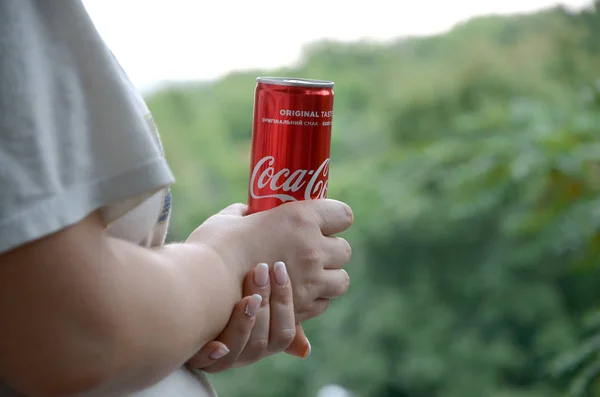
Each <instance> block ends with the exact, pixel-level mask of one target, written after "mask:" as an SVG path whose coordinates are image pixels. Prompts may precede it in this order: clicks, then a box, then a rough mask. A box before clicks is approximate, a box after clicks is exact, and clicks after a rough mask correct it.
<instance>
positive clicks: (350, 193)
mask: <svg viewBox="0 0 600 397" xmlns="http://www.w3.org/2000/svg"><path fill="white" fill-rule="evenodd" d="M599 15H600V14H599V13H598V12H597V11H596V9H594V8H592V9H590V10H586V11H583V12H581V13H568V12H566V11H565V10H563V9H560V8H555V9H551V10H547V11H544V12H539V13H537V14H532V15H520V16H512V17H486V18H479V19H476V20H473V21H469V22H467V23H465V24H462V25H460V26H457V27H456V28H455V29H453V30H452V31H451V32H449V33H448V34H445V35H441V36H435V37H426V38H411V39H403V40H399V41H397V42H396V43H392V44H388V45H375V44H368V43H354V44H341V43H333V42H322V43H316V44H314V45H312V46H310V47H308V48H307V50H306V54H305V57H304V60H303V62H302V63H301V64H300V65H299V66H297V67H296V68H292V69H285V70H276V71H270V72H268V73H265V72H263V71H253V72H251V73H250V72H245V73H234V74H231V75H229V76H227V77H225V78H223V79H221V80H219V81H218V82H215V83H214V84H210V85H206V86H201V87H184V88H171V89H168V90H165V91H161V92H158V93H155V94H153V95H152V96H150V97H149V98H148V103H149V106H150V108H151V110H152V111H153V113H154V116H155V119H156V121H157V123H158V125H159V127H160V129H161V131H162V138H163V140H164V145H165V149H166V152H167V157H168V159H169V161H170V163H171V165H172V168H173V170H174V172H175V174H176V177H177V183H176V184H175V186H174V198H173V202H174V212H173V222H172V228H171V235H170V239H172V240H177V239H182V238H184V237H185V236H186V235H187V234H188V233H189V232H191V231H192V230H193V228H195V227H196V226H197V225H198V224H199V223H201V222H202V221H203V220H204V219H206V218H207V217H208V216H210V215H211V214H213V213H214V212H216V211H218V210H219V209H220V208H222V207H223V206H225V205H228V204H229V203H232V202H235V201H246V195H247V186H248V172H249V152H250V146H249V145H250V137H251V136H250V134H251V121H252V101H253V88H254V84H255V77H256V76H257V75H261V74H271V75H296V76H302V77H311V78H323V79H332V80H334V81H335V82H336V88H335V94H336V99H335V116H334V130H333V137H332V163H331V173H330V178H331V179H330V191H329V196H330V197H332V198H337V199H340V200H343V201H346V202H348V203H349V204H350V205H351V206H352V207H353V209H354V211H355V217H356V223H355V226H354V227H353V228H352V229H351V230H350V231H348V232H347V233H345V234H344V237H346V238H348V239H349V241H350V242H351V243H352V245H353V250H354V255H353V259H352V262H351V264H350V265H349V266H348V270H349V273H350V274H351V277H352V280H353V281H352V286H351V288H350V291H349V293H348V294H347V296H345V297H343V298H341V299H339V300H337V301H335V302H334V303H333V304H332V306H331V308H330V309H329V311H328V312H327V314H325V315H324V316H322V317H320V318H317V319H314V320H312V321H309V322H307V324H306V325H305V329H306V331H307V334H308V336H309V338H310V339H311V343H312V345H313V352H312V354H311V356H310V357H309V358H308V359H307V360H305V361H300V360H298V359H294V358H292V357H289V356H285V355H278V356H275V357H272V358H269V359H266V360H263V361H262V362H259V363H257V364H256V365H253V366H250V367H247V368H242V369H236V370H232V371H227V372H225V373H223V374H218V375H213V376H211V377H212V379H213V380H214V382H215V383H216V385H217V388H218V389H219V390H220V393H221V394H222V395H223V396H232V397H236V396H240V397H242V396H244V397H254V396H256V397H258V396H261V397H276V396H277V397H279V396H289V397H308V396H315V395H316V391H317V390H318V389H319V388H320V387H322V386H323V385H325V384H328V383H338V384H341V385H343V386H344V387H346V388H347V389H349V390H351V391H352V392H353V393H354V396H356V397H359V396H360V397H438V396H439V397H441V396H444V397H471V396H473V397H480V396H486V397H538V396H539V397H553V396H556V397H558V396H563V395H566V394H565V393H567V392H569V391H570V393H571V394H572V395H577V396H600V383H599V382H598V381H597V380H596V379H597V378H598V374H599V373H600V342H599V341H600V339H599V338H600V325H598V324H599V323H600V321H596V322H592V325H589V324H587V323H586V321H587V320H586V319H587V318H588V316H589V315H590V313H595V310H596V309H597V305H598V303H599V302H600V267H598V254H599V253H600V227H599V226H600V196H599V195H598V193H599V190H600V164H599V162H598V160H599V159H600V139H599V138H598V137H599V135H598V133H599V132H600V131H599V129H600V94H599V92H600V91H599V90H598V87H597V86H596V81H599V80H598V78H599V77H600V76H599V74H600V68H599V67H598V66H599V65H600V40H598V37H600V36H599V35H598V33H600V16H599ZM594 393H596V394H594Z"/></svg>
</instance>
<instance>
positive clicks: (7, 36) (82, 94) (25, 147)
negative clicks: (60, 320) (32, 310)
mask: <svg viewBox="0 0 600 397" xmlns="http://www.w3.org/2000/svg"><path fill="white" fill-rule="evenodd" d="M136 101H139V98H134V96H133V95H132V90H131V87H129V86H128V85H127V81H126V80H124V78H123V75H122V74H121V71H120V69H119V66H118V65H117V64H116V62H115V61H114V59H113V57H112V54H111V53H110V52H109V51H108V49H107V48H106V47H105V45H104V43H103V42H102V40H101V38H100V37H99V35H98V33H97V32H96V30H95V29H94V27H93V24H92V22H91V20H89V17H88V16H87V14H86V13H85V10H84V8H83V6H82V5H81V4H80V2H79V1H74V0H61V1H56V2H54V1H47V2H46V1H35V0H18V1H4V0H0V189H1V190H0V252H4V251H7V250H10V249H12V248H14V247H16V246H19V245H21V244H24V243H26V242H29V241H32V240H35V239H38V238H40V237H43V236H45V235H48V234H51V233H53V232H56V231H58V230H60V229H62V228H64V227H67V226H69V225H72V224H74V223H76V222H78V221H79V220H81V219H83V218H84V217H85V216H86V215H88V214H89V213H91V212H93V211H95V210H98V209H100V210H101V212H102V213H103V215H104V216H105V220H106V221H107V222H110V221H112V220H113V218H115V217H117V216H119V215H121V214H122V213H123V212H125V211H127V210H128V209H131V208H132V207H134V206H136V205H137V204H139V203H140V202H141V201H142V200H143V199H144V198H146V197H148V196H150V195H151V194H153V193H154V192H156V191H158V190H159V189H161V188H163V187H164V186H166V185H168V184H171V183H172V182H173V180H174V179H173V176H172V174H171V171H170V169H169V167H168V166H167V164H166V161H165V159H164V156H163V154H162V152H161V149H160V145H159V143H158V142H157V140H156V137H154V136H153V131H152V130H151V128H149V125H148V123H147V121H146V119H145V116H147V115H146V114H143V111H140V107H139V102H136ZM123 203H125V206H124V205H123ZM114 208H118V210H116V211H115V210H111V209H114Z"/></svg>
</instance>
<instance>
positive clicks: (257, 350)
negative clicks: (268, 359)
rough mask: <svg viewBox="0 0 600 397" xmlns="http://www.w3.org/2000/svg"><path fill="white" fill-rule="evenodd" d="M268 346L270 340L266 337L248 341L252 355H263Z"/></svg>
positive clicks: (255, 356)
mask: <svg viewBox="0 0 600 397" xmlns="http://www.w3.org/2000/svg"><path fill="white" fill-rule="evenodd" d="M268 348H269V341H268V340H265V339H256V340H253V341H251V342H248V351H249V352H251V354H250V356H252V357H254V358H257V357H261V356H262V355H263V353H264V352H265V351H266V350H267V349H268Z"/></svg>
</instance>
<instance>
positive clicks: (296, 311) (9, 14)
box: [0, 0, 352, 397]
mask: <svg viewBox="0 0 600 397" xmlns="http://www.w3.org/2000/svg"><path fill="white" fill-rule="evenodd" d="M173 181H174V178H173V176H172V174H171V172H170V169H169V167H168V165H167V163H166V160H165V158H164V156H163V153H162V149H161V146H160V141H159V137H158V133H157V129H156V128H155V125H154V123H153V121H152V117H151V115H150V112H149V111H148V109H147V108H146V106H145V104H144V102H143V100H142V99H141V97H140V96H139V95H138V94H137V93H136V92H135V90H134V89H133V87H132V86H131V84H130V82H129V81H128V79H127V77H126V76H125V74H124V73H123V71H122V70H121V69H120V67H119V66H118V64H117V62H116V61H115V60H114V58H113V57H112V55H111V53H110V51H109V50H108V49H107V48H106V47H105V45H104V43H103V42H102V40H101V39H100V37H99V35H98V33H97V32H96V30H95V29H94V27H93V24H92V22H91V20H90V18H89V17H88V15H87V14H86V11H85V9H84V7H83V5H82V4H81V2H80V0H61V1H46V0H0V183H1V186H2V190H1V191H0V380H1V382H0V383H1V384H2V386H0V396H2V397H8V396H10V397H13V396H23V395H24V396H31V397H37V396H40V397H58V396H60V397H65V396H86V397H87V396H101V397H107V396H131V395H137V396H143V397H148V396H179V397H188V396H190V397H191V396H211V395H215V392H214V390H212V388H211V387H210V385H209V384H208V382H207V381H206V378H205V377H204V376H203V375H202V370H205V371H217V370H222V369H226V368H228V367H231V366H234V365H245V364H248V363H251V362H253V361H255V360H257V359H260V358H262V357H265V356H266V355H269V354H273V353H274V352H278V351H282V350H285V349H288V351H290V352H296V354H298V355H304V354H305V353H306V350H307V346H308V345H307V341H306V339H305V338H304V336H303V335H302V334H300V335H299V337H296V339H295V342H294V343H293V344H292V345H291V347H289V348H288V346H289V345H290V342H291V340H292V339H293V338H294V337H295V336H296V334H295V331H294V326H293V324H294V323H296V322H302V321H304V320H306V319H309V318H313V317H315V316H317V315H319V314H321V313H323V312H324V311H325V309H326V308H327V305H328V302H329V299H331V298H334V297H338V296H341V295H342V294H344V293H345V292H346V290H347V288H348V282H349V279H348V275H347V274H346V273H345V272H344V271H343V270H342V269H341V268H342V266H343V265H344V264H346V263H347V262H348V260H349V258H350V247H349V245H348V243H347V242H346V241H345V240H343V239H341V238H338V237H333V235H334V234H336V233H339V232H341V231H343V230H346V229H347V228H348V227H349V226H350V225H351V223H352V213H351V211H350V209H349V208H348V206H347V205H345V204H342V203H340V202H336V201H333V200H318V201H311V202H301V203H293V204H286V205H283V206H280V207H278V208H276V209H273V210H271V211H266V212H263V213H259V214H254V215H250V216H246V215H245V206H244V205H241V204H236V205H232V206H230V207H228V208H226V209H224V210H223V211H221V212H220V213H218V214H216V215H214V216H213V217H211V218H210V219H208V220H207V221H206V222H204V223H203V224H202V225H200V226H199V227H198V228H197V229H196V230H195V231H194V232H193V233H192V234H191V235H190V236H189V237H188V238H187V239H186V241H184V242H182V243H178V244H167V245H165V244H164V241H165V233H166V230H167V226H168V220H169V214H170V202H171V200H170V192H169V185H170V184H171V183H173ZM292 286H293V290H292ZM265 298H268V299H265ZM269 300H270V301H271V302H270V304H269V302H268V301H269ZM303 350H304V351H303ZM186 363H187V364H186ZM191 367H194V368H200V370H196V369H192V368H191Z"/></svg>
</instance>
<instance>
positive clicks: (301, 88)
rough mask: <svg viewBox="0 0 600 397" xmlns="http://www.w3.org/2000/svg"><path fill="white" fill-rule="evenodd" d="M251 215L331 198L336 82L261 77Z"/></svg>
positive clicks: (256, 106)
mask: <svg viewBox="0 0 600 397" xmlns="http://www.w3.org/2000/svg"><path fill="white" fill-rule="evenodd" d="M256 81H257V84H256V89H255V91H254V120H253V124H252V153H251V163H250V183H249V185H250V186H249V189H248V190H249V191H248V213H249V214H252V213H255V212H259V211H264V210H268V209H271V208H274V207H276V206H278V205H281V204H283V203H286V202H290V201H299V200H314V199H320V198H326V197H327V187H328V183H329V153H330V146H331V121H332V116H333V82H331V81H323V80H311V79H300V78H281V77H259V78H257V79H256Z"/></svg>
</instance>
